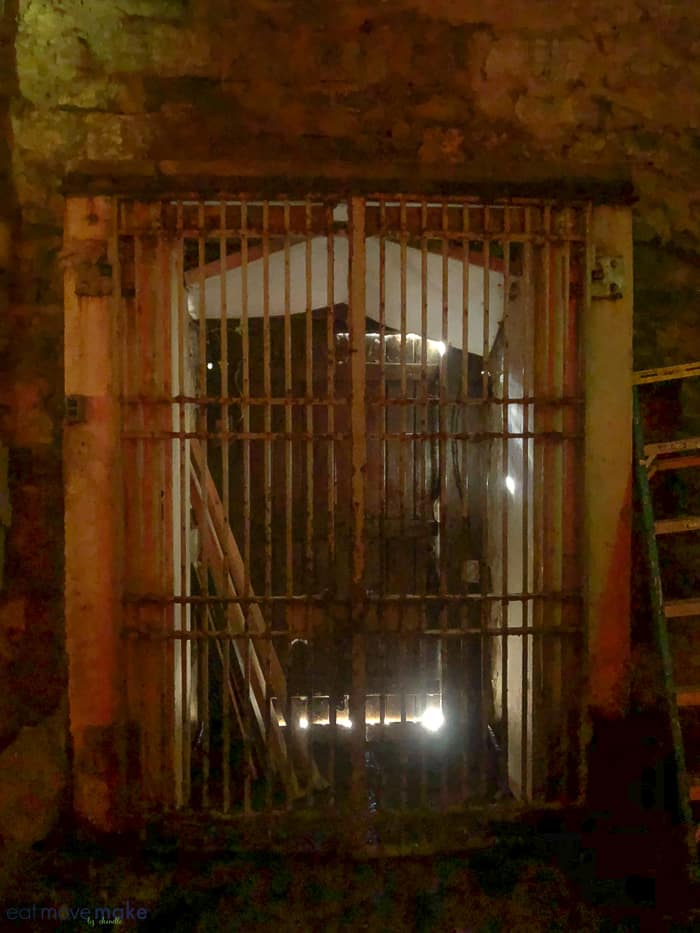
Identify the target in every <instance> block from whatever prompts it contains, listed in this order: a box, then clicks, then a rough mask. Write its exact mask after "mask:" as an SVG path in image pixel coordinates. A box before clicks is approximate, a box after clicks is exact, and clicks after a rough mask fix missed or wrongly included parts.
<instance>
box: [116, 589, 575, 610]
mask: <svg viewBox="0 0 700 933" xmlns="http://www.w3.org/2000/svg"><path fill="white" fill-rule="evenodd" d="M532 599H546V600H554V601H558V602H571V601H572V600H573V601H577V600H580V599H581V591H580V590H552V591H544V590H541V591H537V592H531V593H511V594H508V595H507V596H504V595H503V594H502V593H501V594H495V593H484V594H482V593H425V594H414V593H412V594H410V595H409V594H406V595H402V594H400V593H396V594H393V593H392V594H389V595H387V596H380V595H377V594H367V595H365V596H363V601H364V602H365V603H368V604H370V605H378V606H380V605H383V604H385V603H386V604H388V605H392V606H394V605H404V604H407V605H412V606H415V605H421V604H422V603H430V604H432V605H435V604H437V605H440V604H441V603H460V602H462V603H465V604H466V603H472V604H474V603H481V602H493V603H513V602H527V601H528V600H532ZM124 601H125V602H127V603H142V604H144V605H153V604H158V605H164V606H169V605H190V604H191V605H201V604H208V605H228V604H229V603H236V604H238V605H241V606H247V605H254V604H261V603H274V604H276V605H297V606H298V605H316V606H346V607H348V608H350V607H352V606H356V605H357V604H358V600H357V599H353V598H352V597H349V596H348V597H337V596H332V595H330V594H320V593H317V594H309V595H304V596H226V597H222V596H156V595H155V594H146V593H141V594H137V593H128V594H126V595H125V596H124Z"/></svg>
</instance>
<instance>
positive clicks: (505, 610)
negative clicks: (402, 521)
mask: <svg viewBox="0 0 700 933" xmlns="http://www.w3.org/2000/svg"><path fill="white" fill-rule="evenodd" d="M504 210H505V217H504V236H503V252H504V260H503V313H502V318H501V327H502V334H503V373H502V378H503V390H502V396H503V397H502V402H503V404H502V406H501V407H502V426H501V430H502V432H503V438H502V444H501V458H502V461H503V476H502V477H500V482H501V574H502V579H501V594H502V596H503V602H502V603H501V631H502V635H501V667H502V681H501V709H502V718H501V749H502V753H501V775H500V778H501V786H502V788H503V789H505V788H506V787H508V777H509V775H508V772H509V753H508V749H509V741H508V740H509V726H510V722H509V718H510V713H509V709H508V677H509V670H508V661H509V657H508V651H509V641H508V628H509V621H510V619H509V616H510V602H509V600H508V593H509V590H510V588H509V584H508V519H509V501H508V496H509V495H510V490H509V488H508V485H507V479H508V477H509V476H510V472H509V467H510V465H509V460H510V440H509V434H510V430H511V428H510V404H509V398H510V360H509V335H508V293H509V290H510V241H509V238H508V235H509V233H510V214H509V208H508V207H506V208H504ZM521 605H522V604H521Z"/></svg>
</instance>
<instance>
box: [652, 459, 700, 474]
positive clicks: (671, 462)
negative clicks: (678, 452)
mask: <svg viewBox="0 0 700 933" xmlns="http://www.w3.org/2000/svg"><path fill="white" fill-rule="evenodd" d="M690 467H700V457H669V458H668V460H656V461H655V462H654V463H652V464H651V466H649V467H648V473H649V479H651V478H652V476H654V474H655V473H661V472H662V471H666V470H687V469H689V468H690Z"/></svg>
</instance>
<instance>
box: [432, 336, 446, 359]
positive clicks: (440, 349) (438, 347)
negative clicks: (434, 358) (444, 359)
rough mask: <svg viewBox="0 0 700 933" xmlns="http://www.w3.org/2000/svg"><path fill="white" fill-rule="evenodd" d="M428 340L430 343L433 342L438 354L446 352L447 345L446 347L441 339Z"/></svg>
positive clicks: (441, 354) (442, 354)
mask: <svg viewBox="0 0 700 933" xmlns="http://www.w3.org/2000/svg"><path fill="white" fill-rule="evenodd" d="M430 342H431V343H432V344H434V346H435V349H436V350H437V351H438V353H439V354H440V356H444V355H445V353H446V352H447V347H446V346H445V344H444V343H443V342H442V340H431V341H430Z"/></svg>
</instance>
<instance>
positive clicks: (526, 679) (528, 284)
mask: <svg viewBox="0 0 700 933" xmlns="http://www.w3.org/2000/svg"><path fill="white" fill-rule="evenodd" d="M523 210H524V229H525V244H524V246H523V292H524V295H523V303H522V307H523V310H522V313H523V314H524V315H525V319H524V325H523V328H522V331H523V333H524V340H525V347H524V351H523V396H524V398H530V397H531V396H532V395H533V379H532V368H533V365H534V360H533V353H534V344H533V343H532V340H531V338H532V316H533V311H534V304H533V293H532V265H533V253H532V242H531V239H530V236H531V226H532V218H531V212H530V208H529V207H525V208H523ZM531 408H532V406H531V403H530V402H523V435H525V436H524V437H523V441H522V444H523V463H522V470H523V489H522V502H523V506H522V509H523V513H522V514H523V518H522V522H523V527H522V555H523V556H522V561H523V566H522V591H523V593H529V592H530V582H531V576H530V521H531V518H530V500H531V491H530V452H531V450H532V445H533V442H532V441H531V440H530V439H529V438H528V437H527V436H526V435H527V434H529V432H530V413H531ZM532 618H533V602H532V599H530V598H529V597H527V598H526V599H525V600H524V601H523V628H524V629H529V628H530V626H531V624H532ZM531 642H532V637H531V636H530V635H524V636H523V653H522V696H521V718H522V723H523V744H522V749H521V756H520V768H521V786H522V789H523V790H522V793H523V797H524V799H526V800H529V799H530V798H531V795H532V789H531V780H532V777H531V769H530V746H531V742H532V736H531V730H530V723H529V718H528V717H529V715H530V712H531V710H532V689H533V688H532V681H531V678H530V664H531V660H530V649H531Z"/></svg>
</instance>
